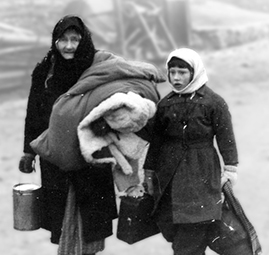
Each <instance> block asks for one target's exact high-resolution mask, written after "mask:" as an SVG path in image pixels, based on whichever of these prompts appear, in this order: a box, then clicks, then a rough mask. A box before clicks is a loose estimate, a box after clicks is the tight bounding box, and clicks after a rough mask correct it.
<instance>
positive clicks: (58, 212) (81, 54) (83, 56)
mask: <svg viewBox="0 0 269 255" xmlns="http://www.w3.org/2000/svg"><path fill="white" fill-rule="evenodd" d="M68 27H75V28H77V30H78V31H79V32H80V33H81V34H82V39H81V41H80V44H79V46H78V48H77V50H76V53H75V57H74V59H72V60H65V59H63V58H62V57H61V56H60V54H59V52H58V51H57V49H56V48H55V41H56V40H57V39H58V38H59V36H61V35H62V33H63V32H64V31H65V30H66V29H67V28H68ZM95 52H96V51H95V48H94V45H93V43H92V40H91V34H90V32H89V30H88V29H87V28H86V27H85V25H84V24H83V22H82V21H81V19H79V18H78V17H72V16H67V17H64V18H63V19H61V20H60V21H59V22H58V23H57V24H56V26H55V28H54V31H53V33H52V46H51V49H50V51H49V52H48V54H47V56H46V57H45V58H44V59H43V61H42V62H41V63H38V64H37V66H36V67H35V69H34V71H33V74H32V86H31V90H30V95H29V98H28V105H27V114H26V119H25V133H24V134H25V139H24V152H25V153H32V154H35V153H34V151H33V150H32V148H31V147H30V142H31V141H32V140H34V139H35V138H37V137H38V136H39V135H40V134H41V133H42V132H43V131H44V130H46V129H47V128H48V125H49V119H50V116H51V111H52V107H53V104H54V102H55V100H56V99H57V98H58V97H59V96H60V95H62V94H63V93H65V92H66V91H68V90H69V89H70V88H71V87H72V86H73V85H74V84H75V83H76V82H77V80H78V79H79V77H80V76H81V74H82V73H83V72H84V71H85V70H86V69H87V68H90V67H91V64H92V62H93V58H94V54H95ZM40 167H41V180H42V191H43V198H42V202H43V203H42V204H43V209H42V219H43V220H42V227H43V228H44V229H47V230H49V231H51V241H52V242H53V243H58V242H59V237H60V235H61V228H62V222H63V217H64V211H65V206H66V198H67V194H68V189H69V185H70V184H71V183H72V184H73V185H74V188H75V193H76V200H77V203H78V205H79V207H80V212H81V217H82V225H83V233H84V239H85V241H86V242H90V241H94V240H100V239H103V238H105V237H107V236H109V235H112V220H113V219H115V218H116V217H117V208H116V200H115V192H114V183H113V176H112V173H111V167H110V166H109V165H104V166H103V167H90V166H89V167H86V168H85V169H80V171H73V172H69V173H66V172H63V171H61V170H60V169H59V168H58V167H57V166H55V165H52V164H50V163H49V162H47V161H45V160H43V159H42V158H41V160H40ZM74 170H76V169H74Z"/></svg>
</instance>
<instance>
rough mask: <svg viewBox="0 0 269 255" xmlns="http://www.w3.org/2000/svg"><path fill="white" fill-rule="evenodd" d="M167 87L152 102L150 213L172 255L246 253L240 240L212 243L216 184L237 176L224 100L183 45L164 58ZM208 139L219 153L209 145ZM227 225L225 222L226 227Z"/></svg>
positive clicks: (218, 211)
mask: <svg viewBox="0 0 269 255" xmlns="http://www.w3.org/2000/svg"><path fill="white" fill-rule="evenodd" d="M166 68H167V71H168V79H169V82H170V85H171V88H172V92H170V93H169V94H168V95H166V96H165V97H164V98H163V99H162V100H161V101H160V102H159V105H158V110H157V113H156V116H155V123H154V127H153V136H152V140H151V144H150V148H149V151H148V155H147V159H146V162H145V165H144V168H145V169H151V170H154V171H155V172H156V176H157V180H158V182H159V183H158V188H157V187H155V193H154V196H155V198H156V206H155V211H154V215H155V217H156V220H157V222H158V224H159V227H160V229H161V232H162V234H163V236H164V237H165V238H166V240H167V241H169V242H172V248H173V250H174V254H175V255H179V254H184V255H188V254H192V255H194V254H195V255H196V254H197V255H201V254H204V252H205V250H206V248H207V247H208V246H209V247H210V248H211V249H213V250H215V251H216V252H218V253H219V254H226V255H232V254H234V255H235V254H244V255H246V254H252V251H251V246H250V243H249V242H248V241H247V240H246V237H244V238H243V240H231V239H229V238H227V242H226V244H220V242H218V241H217V240H218V237H219V234H218V233H219V229H220V219H221V215H222V206H223V203H222V185H223V183H225V182H226V181H227V180H230V181H231V182H232V184H234V183H235V181H236V179H237V164H238V155H237V148H236V142H235V137H234V132H233V126H232V121H231V115H230V113H229V110H228V106H227V104H226V102H225V101H224V100H223V98H222V97H220V96H219V95H218V94H216V93H215V92H214V91H212V90H211V89H210V88H209V87H208V86H207V85H206V83H207V81H208V77H207V74H206V70H205V68H204V65H203V62H202V60H201V58H200V56H199V55H198V54H197V53H196V52H195V51H193V50H191V49H187V48H181V49H177V50H175V51H173V52H171V53H170V55H169V56H168V59H167V62H166ZM214 139H215V140H216V142H217V146H218V149H219V152H220V155H221V157H222V160H223V163H224V166H223V167H222V166H221V165H222V164H221V163H220V162H221V161H220V157H219V154H218V153H217V149H216V148H215V146H214ZM227 228H228V226H227Z"/></svg>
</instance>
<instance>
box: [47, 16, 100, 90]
mask: <svg viewBox="0 0 269 255" xmlns="http://www.w3.org/2000/svg"><path fill="white" fill-rule="evenodd" d="M68 29H74V30H75V31H77V32H78V33H79V34H80V35H81V40H80V42H79V45H78V47H77V50H76V52H75V54H74V58H73V59H64V58H63V57H62V55H61V54H60V52H59V51H58V49H57V47H56V41H57V40H58V39H59V38H60V37H61V36H62V35H63V34H64V32H65V31H66V30H68ZM95 52H96V50H95V47H94V44H93V41H92V37H91V32H90V30H89V29H88V27H87V26H86V25H85V24H84V22H83V21H82V19H81V18H79V17H77V16H72V15H67V16H65V17H63V18H62V19H60V20H59V21H58V22H57V24H56V25H55V27H54V29H53V32H52V42H51V48H50V50H49V52H48V54H47V56H46V57H45V59H44V61H45V62H47V63H48V64H49V66H50V70H49V72H48V75H47V79H46V82H45V85H46V86H47V87H50V86H53V87H54V90H58V94H61V93H64V92H65V91H67V90H68V89H69V88H70V87H72V86H73V85H74V84H75V83H76V82H77V80H78V79H79V78H80V76H81V74H82V73H83V72H84V71H85V70H86V69H87V68H89V67H90V66H91V65H92V62H93V59H94V55H95Z"/></svg>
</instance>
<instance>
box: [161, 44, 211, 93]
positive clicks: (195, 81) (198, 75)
mask: <svg viewBox="0 0 269 255" xmlns="http://www.w3.org/2000/svg"><path fill="white" fill-rule="evenodd" d="M173 57H176V58H180V59H182V60H184V61H186V62H187V63H188V64H189V65H190V66H191V67H192V68H193V69H194V74H193V78H192V80H191V81H190V83H189V84H188V85H187V86H186V87H185V88H183V89H181V90H177V89H175V88H174V87H173V86H172V84H170V85H171V87H172V90H173V91H174V92H175V93H178V94H189V93H190V94H191V93H193V92H195V91H196V90H198V89H199V88H201V87H202V86H203V85H204V84H205V83H206V82H207V81H208V77H207V74H206V70H205V67H204V64H203V61H202V59H201V57H200V56H199V55H198V53H197V52H195V51H194V50H192V49H188V48H180V49H176V50H174V51H172V52H171V53H170V54H169V56H168V58H167V61H166V69H167V72H168V75H169V70H168V63H169V61H170V60H171V59H172V58H173Z"/></svg>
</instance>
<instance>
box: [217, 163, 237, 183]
mask: <svg viewBox="0 0 269 255" xmlns="http://www.w3.org/2000/svg"><path fill="white" fill-rule="evenodd" d="M223 170H224V171H223V173H222V177H221V187H223V185H224V183H225V182H227V181H228V180H229V181H230V182H231V183H232V185H233V186H234V185H235V184H236V181H237V166H231V165H225V166H224V168H223Z"/></svg>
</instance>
